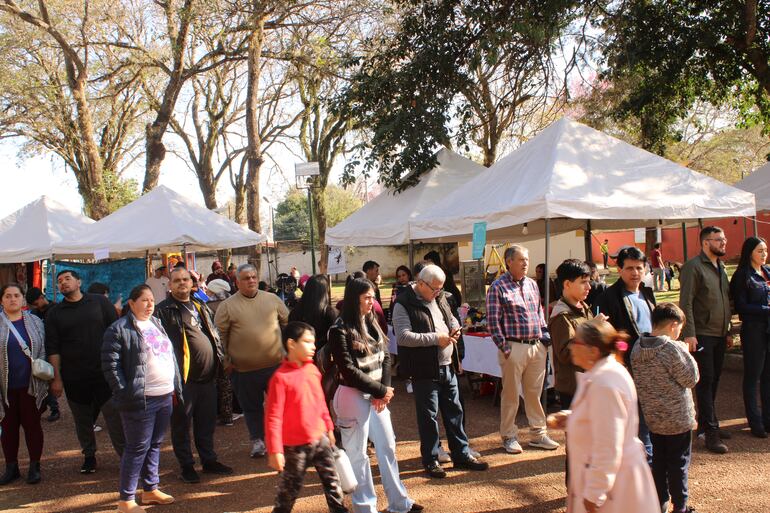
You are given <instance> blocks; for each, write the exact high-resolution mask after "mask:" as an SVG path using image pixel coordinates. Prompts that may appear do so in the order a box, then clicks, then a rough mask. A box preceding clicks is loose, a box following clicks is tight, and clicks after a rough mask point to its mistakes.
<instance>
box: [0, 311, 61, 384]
mask: <svg viewBox="0 0 770 513" xmlns="http://www.w3.org/2000/svg"><path fill="white" fill-rule="evenodd" d="M3 321H5V324H6V326H8V329H9V330H11V333H13V336H14V337H16V340H17V341H18V342H19V346H21V350H22V351H24V354H25V355H27V358H29V360H30V361H31V362H32V375H33V376H34V377H36V378H37V379H40V380H42V381H51V380H52V379H53V365H51V364H50V363H48V362H47V361H45V360H44V359H42V358H32V353H31V352H30V350H29V347H28V346H27V343H26V341H25V340H24V338H22V336H21V335H20V334H19V332H18V330H17V329H16V326H14V325H13V323H12V322H11V321H10V319H8V317H7V316H6V315H5V314H3Z"/></svg>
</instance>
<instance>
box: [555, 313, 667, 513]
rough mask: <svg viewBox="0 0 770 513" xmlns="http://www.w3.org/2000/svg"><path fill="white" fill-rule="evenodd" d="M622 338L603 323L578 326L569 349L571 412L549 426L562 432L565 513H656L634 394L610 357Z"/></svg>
mask: <svg viewBox="0 0 770 513" xmlns="http://www.w3.org/2000/svg"><path fill="white" fill-rule="evenodd" d="M626 339H627V336H626V335H625V334H621V333H618V332H617V331H615V329H614V328H613V327H612V326H611V325H610V324H609V323H608V322H606V321H604V320H601V319H594V320H592V321H587V322H585V323H583V324H581V325H580V327H579V328H578V330H577V332H576V334H575V338H574V339H573V341H572V343H571V344H570V351H571V356H572V361H573V363H574V364H575V365H577V366H578V367H581V368H582V369H584V370H585V372H583V373H580V374H578V376H577V379H578V386H577V390H576V392H575V397H574V399H573V401H572V412H571V413H570V412H563V413H561V414H557V415H556V419H553V420H552V422H556V423H557V424H561V425H564V424H565V422H566V428H567V452H568V453H569V487H568V497H567V511H568V512H569V513H583V512H586V513H593V512H600V513H659V512H660V505H659V504H658V503H657V494H656V492H655V483H654V482H653V480H652V474H651V472H650V467H649V466H648V465H647V458H646V455H645V452H644V446H643V445H642V442H641V441H640V440H639V438H637V436H636V434H637V430H638V424H639V419H638V416H637V402H636V389H635V388H634V383H633V381H632V380H631V376H630V375H629V374H628V371H627V370H626V368H625V367H623V365H622V364H620V363H618V361H617V360H616V358H615V353H617V352H619V351H623V350H625V347H626V342H625V341H626Z"/></svg>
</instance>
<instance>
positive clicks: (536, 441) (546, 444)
mask: <svg viewBox="0 0 770 513" xmlns="http://www.w3.org/2000/svg"><path fill="white" fill-rule="evenodd" d="M529 446H530V447H537V448H538V449H545V450H546V451H555V450H556V449H558V448H559V444H558V443H556V442H554V441H553V440H551V438H550V437H549V436H548V435H542V436H540V437H538V438H533V439H532V440H530V442H529Z"/></svg>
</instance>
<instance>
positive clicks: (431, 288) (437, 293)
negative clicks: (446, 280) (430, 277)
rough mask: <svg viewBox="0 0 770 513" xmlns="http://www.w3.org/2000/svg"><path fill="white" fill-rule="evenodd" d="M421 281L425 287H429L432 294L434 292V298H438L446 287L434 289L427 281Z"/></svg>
mask: <svg viewBox="0 0 770 513" xmlns="http://www.w3.org/2000/svg"><path fill="white" fill-rule="evenodd" d="M420 281H421V282H423V283H424V284H425V285H427V286H428V288H429V289H430V290H431V292H433V295H434V296H438V295H439V294H441V291H442V290H444V287H439V288H434V287H433V286H432V285H431V284H430V283H428V282H427V281H425V280H420Z"/></svg>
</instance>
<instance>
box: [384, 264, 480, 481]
mask: <svg viewBox="0 0 770 513" xmlns="http://www.w3.org/2000/svg"><path fill="white" fill-rule="evenodd" d="M445 280H446V275H445V274H444V271H442V270H441V268H440V267H438V266H436V265H427V266H425V267H424V268H423V269H422V271H420V274H419V276H418V279H417V281H416V282H415V283H413V284H412V285H411V286H409V287H406V288H405V289H404V291H403V292H401V293H400V294H399V295H398V298H397V299H396V305H395V307H394V308H393V329H394V331H395V332H396V339H397V341H398V356H399V365H400V367H401V371H402V372H403V373H404V374H406V375H407V376H409V377H410V378H411V379H412V387H413V389H414V399H415V406H416V407H417V427H418V430H419V433H420V453H421V455H422V464H423V466H424V467H425V471H426V472H427V473H428V475H430V476H431V477H436V478H443V477H446V472H445V471H444V469H443V468H441V465H440V464H439V462H438V454H439V432H438V421H437V418H438V412H439V409H440V410H441V416H442V418H443V421H444V429H445V430H446V435H447V441H448V442H449V449H450V452H451V454H452V462H453V464H454V467H455V468H465V469H469V470H486V469H487V468H489V465H488V464H487V463H485V462H482V461H479V460H478V459H476V458H475V457H474V456H473V455H472V454H471V452H470V448H469V446H468V436H467V435H466V434H465V428H464V427H463V409H462V406H461V405H460V395H459V390H458V385H457V375H456V374H455V371H456V369H457V368H458V359H457V352H456V351H455V343H456V342H457V338H458V337H459V336H460V325H459V323H458V322H457V320H456V319H455V318H454V316H453V315H452V312H451V310H450V307H449V304H448V303H447V301H446V299H445V298H444V296H443V295H442V294H441V290H442V288H443V286H444V281H445Z"/></svg>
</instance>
